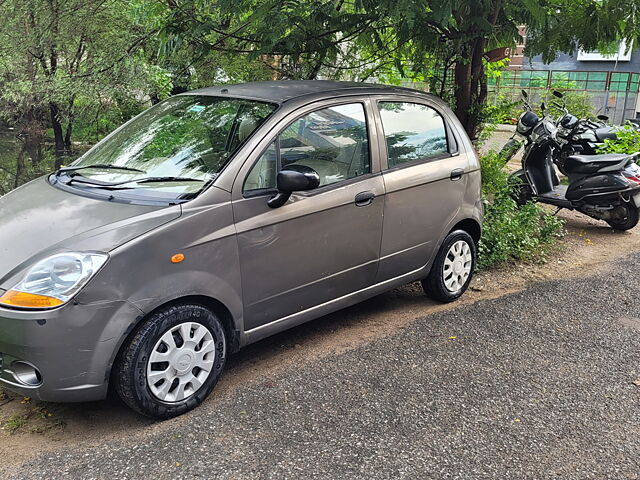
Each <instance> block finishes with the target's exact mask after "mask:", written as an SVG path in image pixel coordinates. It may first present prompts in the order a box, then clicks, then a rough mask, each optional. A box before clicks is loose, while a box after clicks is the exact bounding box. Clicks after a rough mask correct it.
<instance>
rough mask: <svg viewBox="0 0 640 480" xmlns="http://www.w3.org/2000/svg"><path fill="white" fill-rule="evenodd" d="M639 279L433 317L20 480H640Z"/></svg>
mask: <svg viewBox="0 0 640 480" xmlns="http://www.w3.org/2000/svg"><path fill="white" fill-rule="evenodd" d="M638 278H640V262H638V261H637V259H636V258H634V257H629V258H628V259H626V260H625V261H621V262H618V263H616V264H614V265H612V268H611V271H610V272H607V273H604V274H601V275H599V276H593V277H591V278H584V279H576V280H564V281H553V282H545V283H540V284H537V285H536V286H534V287H532V288H530V289H528V290H526V291H524V292H521V293H517V294H511V295H507V296H504V297H501V298H499V299H496V300H487V301H482V302H478V303H476V304H472V305H467V306H461V307H460V308H457V309H454V310H449V311H446V312H441V313H435V314H432V315H429V316H426V317H424V318H422V319H420V320H418V321H416V322H415V323H413V324H412V325H411V326H409V327H407V328H405V329H402V330H400V331H397V332H396V333H394V334H393V335H391V336H387V337H384V338H382V339H378V340H375V341H372V342H371V343H368V344H366V345H364V346H362V347H359V348H356V349H354V350H351V351H347V352H345V353H342V354H336V355H333V356H330V357H325V358H323V359H320V360H318V361H315V362H311V363H309V364H307V365H304V366H301V367H298V368H291V369H288V370H286V371H285V372H283V373H281V374H279V375H278V376H276V377H274V378H270V379H266V380H264V381H262V380H261V381H259V382H253V383H250V384H247V385H243V386H241V387H239V388H238V389H237V390H236V391H234V392H233V393H232V394H230V395H228V398H226V399H225V400H224V401H222V402H216V403H215V404H214V403H205V404H204V405H203V406H202V407H201V408H200V409H198V410H197V411H195V412H192V413H191V414H189V415H186V416H184V417H182V418H178V419H174V420H171V421H169V422H165V423H163V424H158V425H155V426H152V427H149V428H148V429H147V430H146V431H145V433H144V435H136V436H134V437H132V438H130V439H129V440H127V441H124V442H121V441H118V442H112V441H110V440H109V439H108V438H105V439H104V441H103V443H102V444H101V445H99V446H97V447H91V448H87V449H85V450H82V449H81V450H75V451H58V452H54V453H48V454H44V455H42V456H40V457H38V458H36V459H35V460H33V461H32V462H30V463H28V464H26V465H24V466H23V468H22V469H21V470H20V471H19V472H18V473H17V474H16V475H15V477H14V478H21V479H22V478H24V479H27V478H29V479H31V478H33V479H36V478H37V479H42V478H58V477H64V478H100V479H102V478H104V479H107V478H109V479H110V478H118V479H129V478H130V479H140V478H152V479H165V478H166V479H174V478H210V479H217V478H220V479H248V478H251V479H263V478H265V479H267V478H273V479H283V478H304V479H315V478H322V479H343V478H345V479H350V478H375V479H386V478H389V479H391V478H393V479H398V478H412V479H413V478H415V479H431V478H434V479H454V478H455V479H481V478H482V479H484V478H499V479H509V478H513V479H549V478H562V479H574V478H575V479H592V478H593V479H638V478H640V410H639V407H640V386H636V385H635V384H634V383H633V382H634V381H635V380H637V379H640V295H638V293H637V292H638V280H637V279H638ZM214 394H215V393H214ZM214 407H215V408H214Z"/></svg>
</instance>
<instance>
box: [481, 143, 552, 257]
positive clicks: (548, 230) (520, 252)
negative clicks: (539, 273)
mask: <svg viewBox="0 0 640 480" xmlns="http://www.w3.org/2000/svg"><path fill="white" fill-rule="evenodd" d="M480 164H481V167H482V195H483V198H484V201H485V218H484V225H483V229H482V239H481V241H480V248H479V258H478V266H479V268H488V267H491V266H495V265H498V264H501V263H505V262H509V261H514V260H535V259H538V258H540V257H541V256H544V255H545V254H546V253H547V252H548V250H549V248H550V247H551V246H552V245H553V244H554V242H555V241H556V240H557V239H558V237H560V236H561V235H562V233H563V229H562V226H563V222H562V220H561V219H559V218H558V217H555V216H553V215H550V214H549V213H547V212H545V211H544V210H543V209H542V208H541V207H539V206H538V205H536V204H534V203H527V204H526V205H524V206H522V207H518V206H517V205H516V202H515V201H514V200H513V199H512V198H511V192H512V190H513V185H512V184H510V181H509V175H508V174H507V173H506V172H505V171H504V170H503V167H504V162H503V160H501V159H500V157H499V155H498V154H497V153H496V152H490V153H489V154H487V155H485V156H483V157H482V158H481V160H480Z"/></svg>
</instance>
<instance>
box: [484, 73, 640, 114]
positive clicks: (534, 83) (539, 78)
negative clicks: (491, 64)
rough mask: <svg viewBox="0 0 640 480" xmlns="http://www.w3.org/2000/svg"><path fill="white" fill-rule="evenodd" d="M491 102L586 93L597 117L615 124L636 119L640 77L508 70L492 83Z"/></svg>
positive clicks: (635, 74)
mask: <svg viewBox="0 0 640 480" xmlns="http://www.w3.org/2000/svg"><path fill="white" fill-rule="evenodd" d="M489 89H490V101H496V99H497V97H498V96H499V95H502V96H507V97H512V98H514V99H515V98H518V97H519V96H520V90H526V91H527V93H529V95H530V97H532V98H533V100H534V101H539V99H540V98H543V97H545V96H546V93H547V92H548V91H549V90H553V89H563V90H572V91H577V92H585V93H586V94H587V95H588V96H589V98H590V99H591V103H592V105H593V107H594V109H595V111H596V113H597V114H603V115H608V116H609V118H610V119H611V122H612V123H624V121H625V120H626V119H628V118H636V104H637V103H638V92H639V90H640V73H628V72H611V71H560V70H506V71H504V72H502V74H501V76H500V77H499V78H497V79H490V81H489Z"/></svg>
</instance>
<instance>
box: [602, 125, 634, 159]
mask: <svg viewBox="0 0 640 480" xmlns="http://www.w3.org/2000/svg"><path fill="white" fill-rule="evenodd" d="M637 152H640V132H639V131H638V130H636V127H635V126H634V125H633V124H631V123H627V124H626V125H625V126H624V127H623V128H621V129H620V130H619V131H618V132H616V138H615V139H611V138H607V139H606V140H605V141H604V144H603V145H601V146H600V147H599V148H598V153H637Z"/></svg>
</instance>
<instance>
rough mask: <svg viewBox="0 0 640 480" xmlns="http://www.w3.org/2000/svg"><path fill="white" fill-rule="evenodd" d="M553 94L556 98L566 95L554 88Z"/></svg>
mask: <svg viewBox="0 0 640 480" xmlns="http://www.w3.org/2000/svg"><path fill="white" fill-rule="evenodd" d="M553 96H554V97H556V98H562V97H564V95H562V94H561V93H560V92H559V91H557V90H554V91H553Z"/></svg>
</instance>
